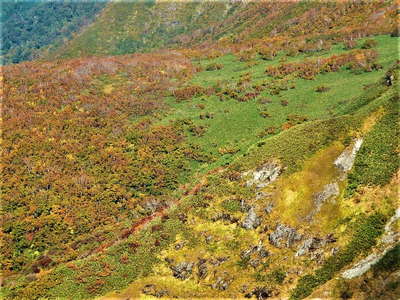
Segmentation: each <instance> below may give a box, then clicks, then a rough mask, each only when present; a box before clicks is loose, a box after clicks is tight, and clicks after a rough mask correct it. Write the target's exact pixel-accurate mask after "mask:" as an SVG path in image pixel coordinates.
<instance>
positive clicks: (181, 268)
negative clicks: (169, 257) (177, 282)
mask: <svg viewBox="0 0 400 300" xmlns="http://www.w3.org/2000/svg"><path fill="white" fill-rule="evenodd" d="M193 266H194V263H191V262H181V263H179V264H177V265H176V266H171V267H170V268H171V270H172V273H173V275H174V277H175V278H178V279H181V280H185V279H188V278H189V277H190V276H191V275H192V270H193Z"/></svg>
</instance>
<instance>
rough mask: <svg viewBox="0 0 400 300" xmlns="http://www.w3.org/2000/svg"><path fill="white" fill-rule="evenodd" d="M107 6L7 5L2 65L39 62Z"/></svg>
mask: <svg viewBox="0 0 400 300" xmlns="http://www.w3.org/2000/svg"><path fill="white" fill-rule="evenodd" d="M104 5H105V3H104V2H97V1H88V2H85V1H84V2H61V1H56V2H50V1H4V2H2V3H1V10H2V13H1V24H2V27H3V30H2V37H1V54H0V55H1V60H2V64H9V63H18V62H21V61H25V60H32V59H37V58H38V57H40V56H41V55H43V52H45V51H47V50H48V48H55V47H57V46H58V45H60V44H63V43H64V42H65V40H68V39H70V38H71V37H72V34H73V33H75V32H76V31H78V30H79V29H80V28H82V27H83V26H85V25H87V24H88V23H90V22H91V20H93V19H94V18H95V15H96V14H97V13H98V12H99V11H101V9H102V8H103V7H104Z"/></svg>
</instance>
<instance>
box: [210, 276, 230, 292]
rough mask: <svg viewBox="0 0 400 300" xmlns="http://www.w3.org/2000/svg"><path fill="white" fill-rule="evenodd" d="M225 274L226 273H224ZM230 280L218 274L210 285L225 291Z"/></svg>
mask: <svg viewBox="0 0 400 300" xmlns="http://www.w3.org/2000/svg"><path fill="white" fill-rule="evenodd" d="M225 275H227V274H226V273H225ZM231 281H232V280H230V279H228V278H227V277H226V276H218V277H217V280H216V281H215V282H214V283H213V284H212V285H211V287H212V288H213V289H215V290H220V291H225V290H226V289H227V288H228V287H229V285H230V283H231Z"/></svg>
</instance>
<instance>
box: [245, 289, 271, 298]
mask: <svg viewBox="0 0 400 300" xmlns="http://www.w3.org/2000/svg"><path fill="white" fill-rule="evenodd" d="M252 296H255V297H256V298H257V299H258V300H263V299H267V298H269V297H272V296H273V292H272V291H271V290H270V289H268V288H267V287H256V288H255V289H254V290H253V291H252V292H251V293H248V294H246V295H245V297H246V298H251V297H252Z"/></svg>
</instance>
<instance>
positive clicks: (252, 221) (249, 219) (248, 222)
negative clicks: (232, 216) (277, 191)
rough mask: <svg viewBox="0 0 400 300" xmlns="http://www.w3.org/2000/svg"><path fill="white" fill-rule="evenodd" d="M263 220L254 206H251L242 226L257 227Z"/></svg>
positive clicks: (246, 227)
mask: <svg viewBox="0 0 400 300" xmlns="http://www.w3.org/2000/svg"><path fill="white" fill-rule="evenodd" d="M260 224H261V220H260V218H259V217H257V214H256V212H255V210H254V208H253V207H252V208H250V210H249V212H248V213H247V216H246V218H245V219H244V221H243V223H242V227H243V228H245V229H256V228H257V227H258V226H260Z"/></svg>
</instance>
